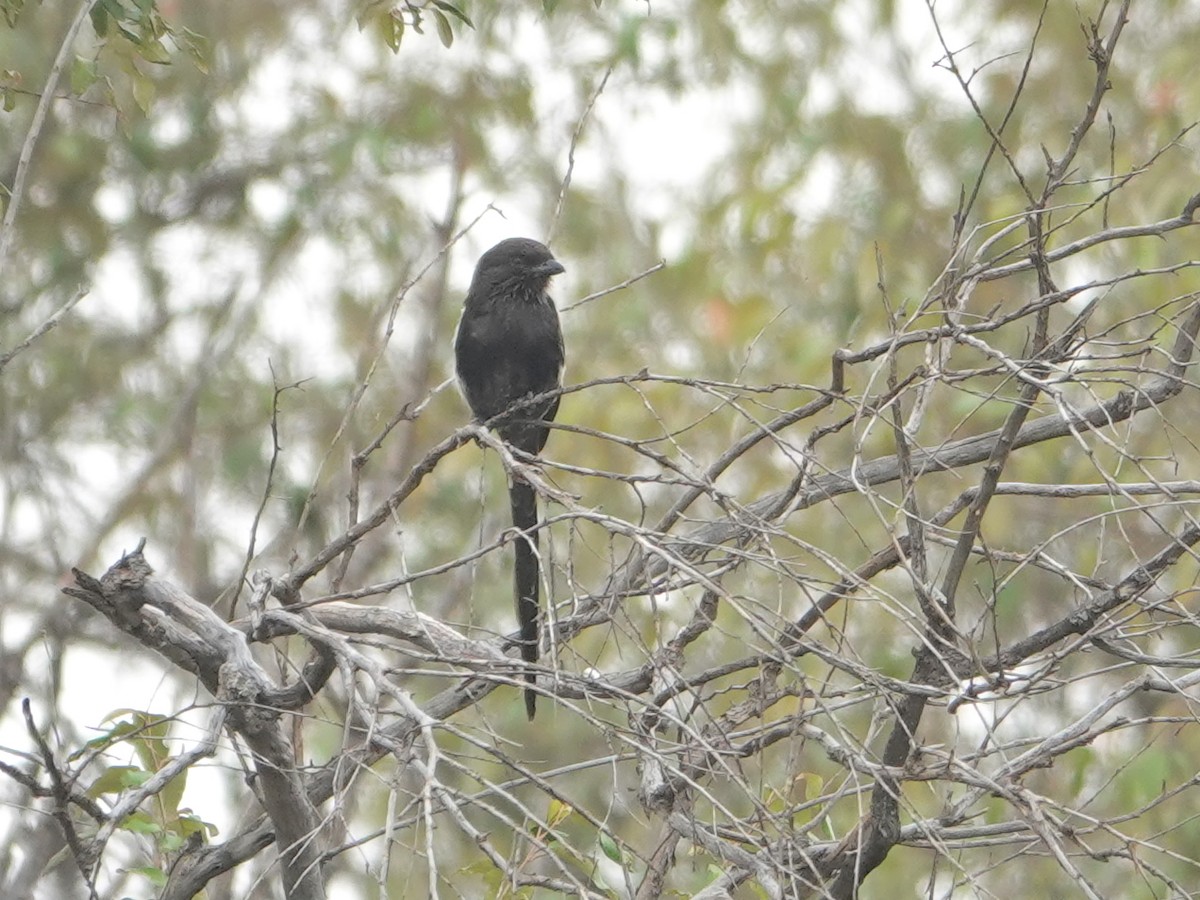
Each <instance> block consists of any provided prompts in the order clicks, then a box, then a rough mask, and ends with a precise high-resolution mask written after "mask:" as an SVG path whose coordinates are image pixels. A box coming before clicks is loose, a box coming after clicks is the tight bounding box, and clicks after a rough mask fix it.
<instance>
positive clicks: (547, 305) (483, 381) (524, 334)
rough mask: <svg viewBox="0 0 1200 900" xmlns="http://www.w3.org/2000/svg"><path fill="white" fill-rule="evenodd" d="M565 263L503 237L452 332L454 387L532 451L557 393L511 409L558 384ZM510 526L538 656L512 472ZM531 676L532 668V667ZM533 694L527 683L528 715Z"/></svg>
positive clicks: (527, 655) (526, 631)
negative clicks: (558, 282) (552, 291)
mask: <svg viewBox="0 0 1200 900" xmlns="http://www.w3.org/2000/svg"><path fill="white" fill-rule="evenodd" d="M562 271H563V267H562V264H561V263H560V262H559V261H558V260H556V259H555V258H554V256H553V255H552V254H551V253H550V250H549V248H547V247H546V245H545V244H542V243H539V242H538V241H534V240H530V239H529V238H509V239H508V240H504V241H501V242H500V243H498V244H497V245H496V246H494V247H492V249H490V250H488V251H487V252H486V253H485V254H483V256H481V257H480V258H479V262H478V264H477V265H476V266H475V276H474V277H473V278H472V279H471V289H470V290H469V291H468V292H467V299H466V301H465V302H464V303H463V312H462V318H461V319H460V320H459V323H458V332H457V334H455V336H454V363H455V370H456V371H457V373H458V383H459V387H460V388H461V389H462V392H463V396H464V397H466V399H467V403H468V405H469V406H470V407H471V412H472V413H473V414H474V416H475V418H476V419H478V420H479V421H480V422H487V421H489V420H492V419H494V418H495V417H497V416H499V415H501V414H502V413H508V415H506V416H504V417H503V418H501V419H500V420H499V421H497V422H493V423H492V427H494V428H495V429H496V431H497V432H498V433H499V435H500V437H501V438H503V439H504V440H505V441H506V442H508V443H509V444H511V445H512V446H513V447H515V448H516V449H518V450H520V451H523V452H524V453H528V454H530V455H536V454H537V453H540V452H541V450H542V448H543V447H544V446H546V439H547V438H548V437H549V436H550V429H549V428H548V427H547V425H546V424H545V423H547V422H552V421H554V417H555V415H556V414H557V413H558V397H557V396H555V397H551V398H549V399H546V400H542V401H539V402H537V403H533V404H530V405H526V406H520V407H519V408H517V409H513V406H514V404H517V403H518V401H520V400H521V399H522V398H526V397H532V396H535V395H537V394H542V393H545V392H546V391H552V390H554V389H555V388H557V387H559V386H560V385H561V384H562V368H563V341H562V330H561V329H560V328H559V324H558V310H556V309H555V307H554V301H553V300H551V299H550V295H549V294H548V293H546V287H547V284H548V283H549V281H550V278H551V276H554V275H557V274H559V273H560V272H562ZM508 490H509V501H510V503H511V505H512V518H513V526H514V527H516V528H517V529H518V530H520V531H521V532H522V537H520V538H519V539H518V540H517V542H516V545H515V551H516V553H515V557H516V558H515V561H514V566H513V584H514V588H515V594H516V603H517V619H518V621H519V623H520V628H521V658H522V659H524V660H525V661H526V662H529V663H534V662H537V659H538V613H539V609H540V604H539V600H538V592H539V581H540V579H539V575H538V557H537V545H538V535H537V530H536V529H537V524H538V513H537V494H536V493H535V492H534V489H533V487H532V486H530V485H529V484H527V483H526V482H524V481H522V480H521V479H519V478H514V479H513V481H512V484H511V485H510V486H509V489H508ZM525 678H526V680H527V681H528V682H529V683H530V684H533V683H535V681H536V676H534V674H533V673H532V672H529V673H527V674H526V676H525ZM536 699H537V695H536V693H535V692H534V691H533V690H531V689H526V691H525V710H526V712H527V713H528V714H529V718H531V719H532V718H533V715H534V710H535V703H536Z"/></svg>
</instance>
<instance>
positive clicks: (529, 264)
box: [471, 238, 565, 293]
mask: <svg viewBox="0 0 1200 900" xmlns="http://www.w3.org/2000/svg"><path fill="white" fill-rule="evenodd" d="M564 271H565V269H563V264H562V263H560V262H559V261H558V260H557V259H555V258H554V254H553V253H551V252H550V248H549V247H547V246H546V245H545V244H543V243H542V242H541V241H535V240H533V239H532V238H507V239H506V240H503V241H501V242H500V243H498V244H497V245H496V246H494V247H492V248H491V249H490V250H488V251H487V252H486V253H485V254H483V256H481V257H479V262H478V264H476V266H475V277H474V278H472V279H471V292H472V293H476V292H477V291H480V290H488V289H496V288H509V289H511V288H518V287H519V288H525V289H526V290H529V289H533V290H536V291H537V292H538V293H540V292H542V291H544V290H545V288H546V283H547V282H548V281H549V280H550V278H551V277H552V276H554V275H559V274H561V273H562V272H564Z"/></svg>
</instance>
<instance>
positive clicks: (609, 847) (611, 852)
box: [600, 831, 625, 864]
mask: <svg viewBox="0 0 1200 900" xmlns="http://www.w3.org/2000/svg"><path fill="white" fill-rule="evenodd" d="M600 849H601V850H603V851H604V855H605V856H607V857H608V858H609V859H611V860H612V861H613V862H615V863H622V864H624V862H625V860H624V858H622V856H621V848H620V847H618V846H617V842H616V841H614V840H613V838H612V835H611V834H609V833H608V832H607V831H601V832H600Z"/></svg>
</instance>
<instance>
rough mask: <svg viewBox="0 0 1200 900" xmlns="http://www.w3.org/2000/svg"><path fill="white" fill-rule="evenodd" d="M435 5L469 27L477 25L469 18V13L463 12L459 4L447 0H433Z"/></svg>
mask: <svg viewBox="0 0 1200 900" xmlns="http://www.w3.org/2000/svg"><path fill="white" fill-rule="evenodd" d="M433 5H434V6H436V7H437V8H438V9H441V10H444V11H445V12H447V13H449V14H450V15H452V16H454V17H455V18H456V19H458V20H459V21H460V22H462V23H463V24H464V25H466V26H467V27H468V28H474V27H475V24H474V23H473V22H472V21H471V20H470V19H469V18H467V14H466V13H465V12H463V11H462V10H461V9H459V8H458V7H457V6H455V5H454V4H453V3H447V2H446V0H433Z"/></svg>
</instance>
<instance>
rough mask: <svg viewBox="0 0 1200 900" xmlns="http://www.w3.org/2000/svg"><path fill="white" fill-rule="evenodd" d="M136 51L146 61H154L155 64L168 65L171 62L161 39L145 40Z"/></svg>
mask: <svg viewBox="0 0 1200 900" xmlns="http://www.w3.org/2000/svg"><path fill="white" fill-rule="evenodd" d="M138 53H139V54H140V55H141V57H142V59H144V60H146V62H151V63H154V64H155V65H157V66H169V65H170V64H171V54H170V53H168V52H167V48H166V47H164V46H163V44H162V41H147V42H146V43H144V44H142V47H141V49H140V50H139V51H138Z"/></svg>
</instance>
